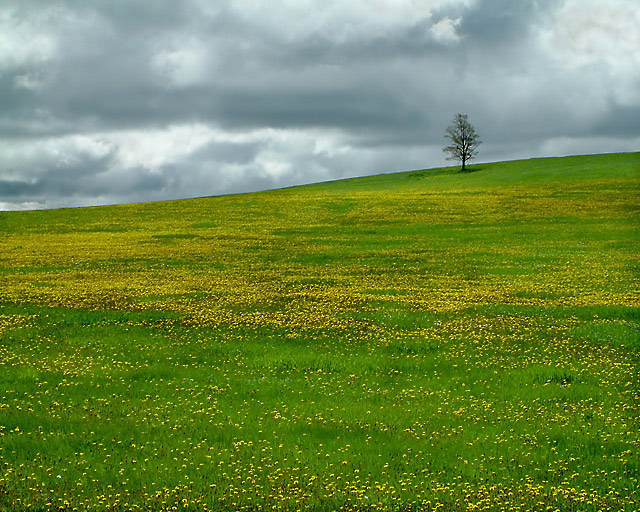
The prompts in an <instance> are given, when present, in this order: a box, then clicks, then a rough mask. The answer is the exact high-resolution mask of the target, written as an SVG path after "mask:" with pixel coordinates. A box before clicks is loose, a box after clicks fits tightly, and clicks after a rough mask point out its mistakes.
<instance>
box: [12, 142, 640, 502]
mask: <svg viewBox="0 0 640 512" xmlns="http://www.w3.org/2000/svg"><path fill="white" fill-rule="evenodd" d="M639 227H640V153H631V154H617V155H600V156H588V157H571V158H561V159H537V160H528V161H517V162H505V163H492V164H481V165H476V166H472V167H471V172H467V173H464V174H460V173H457V172H455V170H454V169H452V168H447V169H435V170H425V171H415V172H409V173H398V174H392V175H380V176H375V177H368V178H362V179H353V180H345V181H338V182H332V183H323V184H318V185H312V186H305V187H297V188H290V189H284V190H277V191H269V192H262V193H256V194H243V195H234V196H223V197H214V198H202V199H193V200H185V201H176V202H167V203H148V204H136V205H121V206H109V207H97V208H79V209H61V210H48V211H31V212H0V370H1V371H0V510H3V511H4V510H10V511H14V510H15V511H19V510H89V509H91V510H139V509H144V510H161V509H166V510H255V511H258V510H265V511H266V510H291V511H293V510H318V511H324V510H327V511H328V510H360V511H368V510H385V511H405V510H407V511H409V510H427V511H430V510H560V511H578V510H580V511H595V510H625V511H636V510H639V509H640V491H639V490H638V489H639V488H640V482H639V478H640V331H639V329H640V309H639V303H640V292H639V286H638V285H639V281H640V279H639V275H640V243H639V242H640V230H639Z"/></svg>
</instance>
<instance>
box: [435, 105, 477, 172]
mask: <svg viewBox="0 0 640 512" xmlns="http://www.w3.org/2000/svg"><path fill="white" fill-rule="evenodd" d="M445 138H447V139H449V140H451V145H449V146H447V147H445V148H443V149H442V151H444V152H445V153H449V156H448V157H447V160H458V161H459V162H461V163H462V171H464V169H465V165H466V163H467V161H469V160H471V159H472V158H474V157H475V156H476V155H477V154H478V146H479V145H480V144H481V141H480V139H479V137H478V134H477V133H476V129H475V128H474V127H473V125H472V124H471V123H469V121H467V115H466V114H456V116H455V117H454V118H453V124H452V125H451V126H449V127H448V128H447V131H446V132H445Z"/></svg>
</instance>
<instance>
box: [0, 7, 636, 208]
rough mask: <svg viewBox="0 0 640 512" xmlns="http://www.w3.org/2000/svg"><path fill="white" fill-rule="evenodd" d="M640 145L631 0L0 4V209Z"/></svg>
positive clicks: (171, 195) (249, 187)
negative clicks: (459, 127)
mask: <svg viewBox="0 0 640 512" xmlns="http://www.w3.org/2000/svg"><path fill="white" fill-rule="evenodd" d="M457 113H464V114H467V115H468V116H469V121H470V122H471V123H472V124H473V125H474V126H475V128H476V131H477V132H478V134H479V135H480V138H481V140H482V141H483V144H482V145H481V146H480V148H479V154H478V157H477V161H478V162H488V161H499V160H508V159H516V158H531V157H538V156H563V155H569V154H586V153H608V152H619V151H638V150H640V1H638V0H517V1H514V0H269V1H266V0H262V1H261V0H153V1H150V0H126V1H125V0H92V1H91V2H87V1H82V0H76V1H74V0H42V1H39V0H3V1H2V3H1V5H0V209H1V210H16V209H34V208H55V207H67V206H90V205H101V204H114V203H132V202H142V201H157V200H169V199H179V198H186V197H200V196H209V195H219V194H229V193H238V192H248V191H257V190H264V189H269V188H279V187H285V186H291V185H297V184H304V183H312V182H317V181H326V180H334V179H339V178H344V177H353V176H363V175H368V174H379V173H384V172H395V171H403V170H413V169H423V168H430V167H438V166H442V165H453V163H452V162H447V161H446V160H445V158H446V154H445V153H443V151H442V148H443V147H444V145H446V140H445V139H444V132H445V130H446V127H447V126H448V125H449V124H450V123H451V121H452V120H453V117H454V116H455V114H457Z"/></svg>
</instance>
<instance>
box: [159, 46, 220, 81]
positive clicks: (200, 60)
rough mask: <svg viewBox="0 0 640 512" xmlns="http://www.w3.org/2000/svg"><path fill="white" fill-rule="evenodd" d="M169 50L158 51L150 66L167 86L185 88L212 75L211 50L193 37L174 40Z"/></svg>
mask: <svg viewBox="0 0 640 512" xmlns="http://www.w3.org/2000/svg"><path fill="white" fill-rule="evenodd" d="M174 39H175V41H172V42H171V43H170V44H169V45H168V46H169V48H167V49H163V50H160V51H158V52H157V53H156V54H155V55H154V56H153V58H152V61H151V64H152V66H153V68H154V69H155V70H156V71H157V72H158V73H159V75H160V76H161V78H163V79H167V80H168V81H169V84H168V85H173V86H177V87H187V86H191V85H197V84H201V83H203V82H204V81H205V79H206V78H208V77H209V76H210V74H211V73H212V71H213V70H212V67H213V64H212V62H211V60H212V55H211V53H212V52H211V49H210V48H207V47H206V45H205V44H204V43H203V42H201V41H199V40H198V39H196V38H194V37H188V36H185V35H183V36H182V37H176V38H174Z"/></svg>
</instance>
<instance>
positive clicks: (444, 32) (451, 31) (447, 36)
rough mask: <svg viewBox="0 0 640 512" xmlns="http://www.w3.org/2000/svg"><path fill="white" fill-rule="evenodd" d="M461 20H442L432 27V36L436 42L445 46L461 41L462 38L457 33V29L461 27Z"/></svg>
mask: <svg viewBox="0 0 640 512" xmlns="http://www.w3.org/2000/svg"><path fill="white" fill-rule="evenodd" d="M460 21H461V19H460V18H456V19H454V20H453V19H451V18H442V19H441V20H440V21H438V22H437V23H434V24H433V26H432V27H431V34H433V37H434V39H435V40H436V41H438V42H440V43H444V44H448V43H456V42H458V41H459V40H460V36H459V35H458V33H457V32H456V27H457V26H458V25H460Z"/></svg>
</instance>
